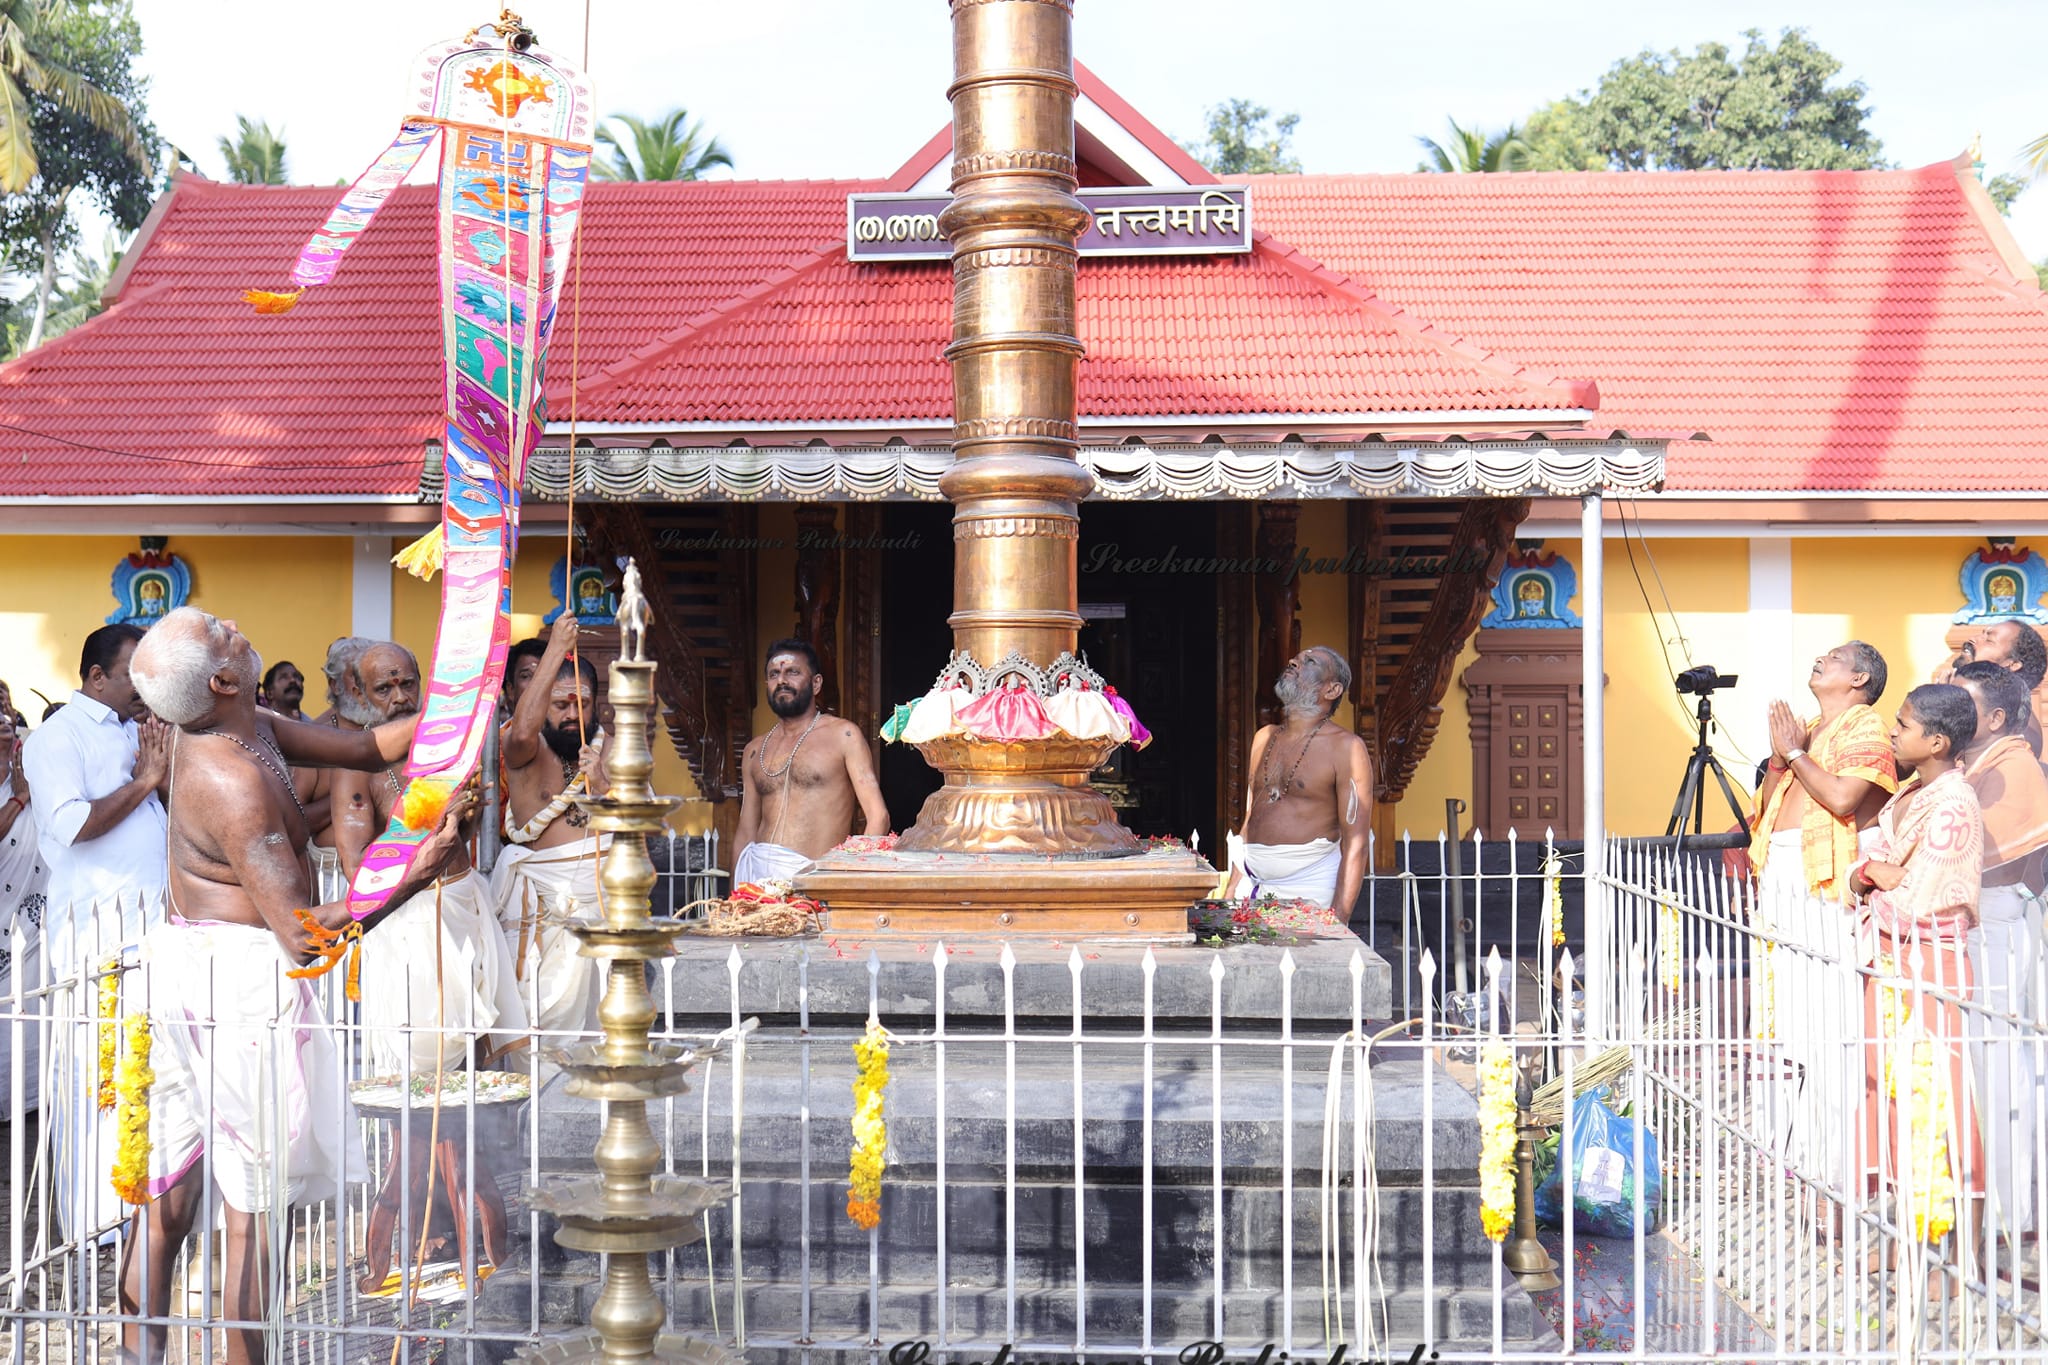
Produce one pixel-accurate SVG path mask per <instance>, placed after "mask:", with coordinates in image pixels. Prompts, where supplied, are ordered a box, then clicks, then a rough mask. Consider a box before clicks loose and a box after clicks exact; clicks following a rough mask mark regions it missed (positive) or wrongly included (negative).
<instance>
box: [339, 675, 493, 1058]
mask: <svg viewBox="0 0 2048 1365" xmlns="http://www.w3.org/2000/svg"><path fill="white" fill-rule="evenodd" d="M350 671H351V673H352V674H353V675H354V676H353V678H352V679H351V681H352V682H353V683H354V685H355V690H356V692H357V693H358V694H359V695H360V696H362V697H364V698H366V699H367V700H368V702H369V706H370V715H369V717H368V718H369V719H370V720H371V722H372V723H373V724H382V723H385V722H388V721H394V720H404V719H406V718H407V717H409V716H416V715H418V714H419V710H420V665H419V660H418V659H416V658H414V657H413V652H412V651H411V650H409V649H407V648H406V647H405V646H404V645H397V644H375V645H371V646H370V647H369V648H367V649H365V650H364V651H363V652H362V654H361V655H360V656H358V657H357V659H356V662H355V665H354V667H353V668H352V669H351V670H350ZM404 767H405V763H404V761H403V760H402V759H401V760H400V761H398V762H396V763H392V764H390V765H388V766H386V767H385V768H384V770H383V771H382V772H376V773H366V772H355V771H351V770H348V769H341V770H339V771H337V772H335V774H334V835H335V839H334V842H335V847H336V848H337V849H338V850H339V851H340V853H341V868H342V872H343V873H344V875H345V876H347V877H348V878H349V879H350V880H351V881H353V880H354V878H355V875H356V869H357V868H358V867H359V866H361V865H362V861H363V854H364V853H365V852H366V851H367V850H368V849H369V847H370V844H371V843H372V842H373V841H374V840H375V839H376V837H377V836H378V835H379V834H382V833H383V832H384V829H385V827H386V826H387V825H388V824H389V823H390V820H391V812H392V809H393V808H394V807H395V806H396V805H397V804H398V800H399V798H400V797H401V796H403V795H404V794H405V779H404V777H403V776H402V775H401V770H402V769H403V768H404ZM437 971H438V979H437V975H436V973H437ZM362 995H363V1034H364V1041H365V1043H366V1045H367V1047H368V1049H369V1053H370V1064H371V1066H372V1067H374V1068H375V1070H376V1073H377V1074H378V1075H382V1076H404V1075H408V1074H410V1075H413V1076H420V1075H432V1074H433V1073H434V1071H435V1070H436V1069H437V1068H440V1069H447V1070H453V1069H455V1068H457V1067H461V1066H464V1065H467V1064H468V1062H469V1059H470V1053H469V1040H470V1039H475V1040H476V1053H475V1057H476V1060H477V1061H478V1062H479V1063H481V1062H483V1061H484V1060H486V1059H487V1058H488V1057H489V1056H490V1055H491V1054H492V1053H493V1052H494V1051H497V1050H500V1049H503V1048H505V1047H506V1046H507V1045H508V1044H509V1043H510V1042H511V1041H512V1040H513V1039H514V1038H515V1037H517V1036H518V1035H519V1034H521V1033H524V1032H525V1031H526V1009H525V1006H524V1005H523V1004H522V1003H521V1002H520V998H519V982H518V979H517V975H516V971H515V968H514V965H513V961H512V950H511V948H510V947H509V946H508V945H507V943H506V941H505V931H504V930H503V929H502V928H500V927H499V924H498V917H497V915H496V913H495V906H494V905H493V903H492V901H491V899H490V888H489V887H488V886H486V885H485V884H484V879H483V878H482V877H481V876H479V875H478V874H477V872H476V870H475V869H474V868H473V867H472V866H471V865H470V861H469V852H468V850H467V849H462V850H458V851H457V853H456V855H455V857H454V859H453V860H452V861H451V862H450V864H449V866H448V872H447V875H446V876H444V877H442V878H441V880H440V881H438V882H437V883H435V884H434V885H433V886H430V887H428V888H427V889H426V890H424V891H422V892H420V894H419V895H417V896H414V897H413V898H412V899H411V900H409V901H407V902H406V903H405V904H404V905H402V906H400V907H399V908H398V909H397V910H395V911H393V912H392V914H391V917H390V918H389V919H388V920H386V921H385V922H384V924H383V925H382V926H380V927H379V929H378V931H377V933H376V934H375V935H374V936H372V937H371V938H369V939H366V940H365V941H364V943H363V969H362ZM493 1034H496V1035H498V1037H497V1040H496V1041H495V1042H493V1040H492V1035H493Z"/></svg>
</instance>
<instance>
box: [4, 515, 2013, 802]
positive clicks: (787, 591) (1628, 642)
mask: <svg viewBox="0 0 2048 1365" xmlns="http://www.w3.org/2000/svg"><path fill="white" fill-rule="evenodd" d="M760 517H761V522H760V534H761V535H762V536H763V537H764V538H771V539H772V538H777V537H779V538H782V539H783V540H784V541H785V542H790V541H793V539H794V536H795V514H794V511H793V510H792V509H791V508H789V507H787V506H782V505H768V506H764V507H763V508H762V509H761V512H760ZM1300 534H1301V542H1302V544H1303V545H1304V546H1305V547H1306V548H1307V549H1308V550H1309V551H1310V553H1311V554H1312V555H1314V556H1319V557H1322V556H1331V557H1340V556H1341V555H1342V553H1343V550H1344V548H1345V546H1344V509H1343V507H1342V505H1341V504H1340V503H1337V502H1320V501H1314V502H1310V503H1309V504H1308V505H1307V506H1305V507H1304V509H1303V511H1302V518H1301V525H1300ZM396 543H397V542H396V541H393V542H392V545H393V548H395V546H396ZM1980 543H1981V541H1980V540H1979V539H1977V538H1974V537H1965V536H1911V537H1892V536H1884V537H1869V536H1866V537H1853V536H1844V537H1825V538H1811V539H1806V538H1801V539H1792V540H1789V541H1787V540H1780V541H1776V542H1766V541H1757V542H1754V544H1755V545H1756V546H1758V547H1765V546H1771V545H1775V549H1771V550H1768V551H1765V550H1761V549H1760V550H1759V553H1764V554H1775V555H1776V556H1778V558H1779V562H1780V564H1781V566H1784V568H1783V569H1782V570H1781V571H1788V572H1789V592H1790V611H1789V613H1787V614H1786V615H1785V616H1783V617H1782V618H1767V617H1759V618H1757V619H1756V620H1754V621H1753V620H1752V618H1751V616H1750V612H1749V604H1750V600H1751V591H1752V585H1751V581H1750V569H1751V564H1752V562H1753V555H1752V544H1753V542H1751V541H1749V540H1747V539H1741V538H1732V537H1731V538H1725V539H1723V538H1670V539H1665V538H1656V537H1653V538H1652V539H1651V540H1650V542H1649V547H1650V554H1651V555H1653V556H1654V558H1655V574H1654V575H1653V573H1652V571H1651V566H1650V564H1649V563H1648V561H1647V559H1646V558H1645V557H1644V555H1643V553H1642V550H1641V549H1640V547H1639V548H1638V550H1637V559H1638V563H1637V569H1638V570H1640V572H1641V574H1642V580H1643V583H1644V585H1645V587H1646V588H1647V590H1648V593H1649V597H1650V600H1651V601H1653V602H1655V603H1656V607H1657V614H1658V618H1659V620H1660V621H1661V622H1662V625H1663V630H1662V632H1661V633H1662V634H1663V635H1664V636H1665V637H1666V641H1667V644H1668V647H1669V649H1670V654H1671V664H1670V666H1668V667H1667V665H1666V662H1665V659H1664V657H1663V652H1662V651H1661V650H1660V649H1659V645H1658V639H1659V634H1660V632H1659V631H1658V630H1657V629H1656V628H1654V627H1653V626H1652V624H1651V616H1650V612H1649V610H1648V608H1647V607H1646V606H1645V603H1644V591H1643V589H1641V588H1638V586H1637V582H1636V576H1635V574H1634V573H1632V572H1631V570H1630V566H1629V561H1628V556H1627V554H1626V553H1625V550H1624V547H1623V544H1622V542H1621V541H1620V540H1619V539H1610V540H1609V541H1608V543H1607V582H1606V590H1607V637H1608V638H1607V674H1608V679H1609V681H1608V689H1607V712H1608V725H1607V755H1608V757H1607V791H1608V796H1607V802H1608V823H1609V827H1610V828H1611V829H1613V830H1615V831H1616V832H1619V833H1624V834H1650V833H1659V832H1661V831H1662V830H1663V827H1664V822H1665V820H1666V819H1667V818H1668V816H1669V813H1670V806H1671V799H1672V797H1673V795H1674V794H1675V792H1676V788H1677V784H1678V780H1679V777H1680V775H1681V773H1682V771H1683V768H1684V764H1685V758H1686V755H1687V753H1688V752H1689V750H1690V748H1691V744H1692V730H1691V701H1690V699H1685V700H1683V701H1681V699H1680V698H1679V697H1678V696H1677V694H1676V693H1675V691H1674V690H1673V689H1672V686H1671V682H1670V678H1671V673H1672V670H1673V669H1674V668H1682V667H1684V666H1685V665H1686V662H1687V661H1690V662H1694V663H1712V664H1714V665H1715V666H1717V667H1719V668H1720V669H1721V670H1722V671H1723V672H1738V673H1740V674H1741V676H1742V682H1741V684H1740V685H1739V686H1738V687H1736V688H1735V689H1733V690H1730V691H1725V692H1722V693H1719V694H1717V696H1716V697H1715V699H1714V700H1715V708H1716V711H1717V713H1718V714H1719V716H1720V717H1721V719H1722V721H1723V724H1724V725H1725V727H1726V732H1725V733H1722V734H1717V735H1716V737H1715V750H1716V752H1717V753H1718V754H1719V755H1720V756H1721V758H1722V761H1723V762H1724V763H1725V764H1726V766H1727V768H1728V771H1729V773H1730V775H1731V776H1732V777H1734V778H1735V779H1737V781H1738V782H1739V783H1740V784H1741V785H1742V786H1743V788H1744V789H1745V790H1747V787H1748V779H1749V776H1750V771H1751V770H1752V769H1753V768H1754V765H1755V762H1756V760H1757V759H1758V758H1760V757H1762V755H1763V753H1764V749H1765V744H1764V735H1763V725H1762V716H1763V712H1764V708H1765V707H1766V705H1767V704H1768V703H1769V701H1770V700H1771V699H1772V698H1773V697H1775V696H1784V697H1787V698H1788V699H1789V700H1792V701H1793V702H1794V704H1795V706H1802V707H1803V705H1804V704H1805V702H1806V698H1805V693H1804V679H1805V675H1806V670H1807V666H1808V665H1809V664H1810V661H1811V660H1812V658H1813V656H1814V655H1815V654H1817V653H1819V652H1821V651H1822V650H1824V649H1826V648H1827V647H1828V646H1830V645H1833V644H1837V643H1840V642H1841V641H1842V640H1844V639H1848V638H1852V637H1855V638H1861V639H1865V640H1868V641H1869V642H1870V643H1871V644H1873V645H1875V646H1876V647H1877V648H1878V649H1879V650H1880V651H1881V652H1882V653H1883V654H1884V656H1885V658H1886V659H1887V661H1888V662H1889V663H1890V665H1891V672H1892V677H1893V682H1892V685H1891V687H1890V688H1889V689H1888V690H1887V693H1886V696H1885V698H1884V703H1883V705H1884V709H1885V710H1886V712H1887V714H1889V712H1890V711H1891V710H1892V709H1893V708H1895V707H1896V706H1897V704H1898V699H1899V698H1901V697H1903V696H1904V695H1905V692H1906V690H1907V689H1908V688H1910V687H1911V686H1913V685H1916V684H1918V683H1919V682H1921V681H1924V680H1925V679H1926V678H1927V676H1928V675H1929V674H1930V673H1931V672H1932V671H1933V670H1934V668H1935V667H1937V666H1938V665H1939V664H1940V663H1941V661H1942V660H1943V659H1944V658H1945V657H1946V653H1947V651H1946V647H1945V645H1944V644H1943V635H1944V633H1945V632H1946V631H1947V629H1948V626H1949V618H1950V616H1951V614H1952V613H1953V612H1954V611H1955V610H1956V609H1957V607H1958V606H1960V605H1961V597H1960V594H1959V592H1958V589H1957V586H1956V575H1957V570H1958V568H1959V566H1960V565H1961V563H1962V561H1963V559H1964V558H1965V557H1966V556H1968V554H1969V553H1970V552H1971V551H1972V550H1973V549H1974V548H1976V546H1977V545H1979V544H1980ZM562 544H563V542H562V540H561V538H560V537H532V538H529V540H528V541H527V543H526V545H525V546H524V547H523V549H524V550H525V553H523V554H522V555H521V556H520V561H519V564H518V567H517V568H516V569H515V570H514V576H513V609H514V619H513V638H514V639H522V638H525V637H526V636H528V635H531V634H534V633H536V632H537V631H538V630H539V628H540V617H541V615H542V613H544V612H545V611H547V610H548V609H549V608H550V607H551V605H552V601H553V595H552V593H551V592H550V591H549V588H548V581H547V579H548V570H549V568H550V566H551V565H552V564H553V563H554V561H555V559H556V558H557V557H559V556H560V554H561V552H562ZM1547 544H1548V546H1549V548H1552V549H1555V550H1557V551H1559V552H1560V553H1562V554H1564V555H1565V556H1566V557H1567V558H1568V559H1570V560H1571V561H1572V562H1573V563H1574V564H1579V563H1581V562H1582V556H1581V554H1580V547H1579V544H1578V542H1577V541H1576V540H1552V541H1549V542H1547ZM134 548H135V539H134V536H133V535H132V534H124V535H108V536H79V535H70V534H47V535H0V585H4V592H0V678H4V679H6V680H7V681H8V682H9V683H10V684H12V686H13V689H14V692H15V696H16V699H17V703H16V704H17V705H18V706H20V707H21V709H22V710H23V711H24V712H25V713H27V714H28V715H29V717H30V719H31V721H32V722H33V721H34V720H35V719H36V718H37V717H38V716H39V714H40V710H41V707H40V704H39V703H37V702H36V701H35V698H34V696H33V691H32V689H33V690H40V691H41V692H43V693H44V694H45V695H47V696H49V697H52V698H57V699H61V698H62V697H64V696H66V695H68V694H69V693H70V691H71V689H72V688H73V687H74V686H75V685H76V671H77V659H78V649H79V646H80V644H81V643H82V642H83V640H84V638H85V636H86V634H87V633H89V632H90V631H91V630H93V629H94V628H96V627H97V626H98V625H100V624H101V623H102V622H103V620H104V619H105V617H106V615H107V613H108V612H110V611H112V610H113V596H112V593H111V591H110V587H109V583H110V579H111V577H112V574H113V568H114V565H115V563H116V561H117V560H119V559H120V558H121V556H123V555H125V554H128V553H129V552H130V551H132V550H133V549H134ZM170 548H171V550H172V551H173V552H174V553H176V554H178V555H180V556H182V557H183V558H184V559H185V561H186V562H187V563H188V564H189V565H190V566H191V568H192V572H193V602H194V604H195V605H197V606H201V607H204V608H205V609H206V610H208V611H211V612H214V613H217V614H219V615H222V616H228V617H232V618H234V619H235V620H236V621H237V622H239V623H240V625H241V627H242V629H243V630H244V631H245V632H246V633H247V634H248V635H249V637H250V638H251V639H252V640H253V641H254V642H255V644H256V646H257V648H258V649H259V650H260V651H261V652H262V653H263V656H264V658H265V659H266V660H269V661H272V662H274V661H276V660H279V659H290V660H292V661H293V662H295V663H297V664H299V665H300V667H301V668H303V669H305V670H306V671H307V672H309V673H316V672H317V669H318V666H319V663H320V661H321V659H322V658H323V657H324V654H325V651H326V647H327V644H328V642H329V641H331V640H333V639H334V638H335V637H336V636H339V635H345V634H348V633H349V631H350V627H351V622H352V619H353V614H354V603H353V601H352V596H351V588H350V585H351V582H352V577H351V564H352V560H351V542H350V541H349V539H348V538H346V537H342V536H319V535H282V534H250V535H213V536H204V535H199V536H176V537H174V538H173V539H172V542H171V546H170ZM757 563H758V566H759V567H758V572H759V575H760V577H759V582H758V584H757V602H758V608H757V627H758V631H759V638H760V639H763V640H766V639H772V638H774V637H775V636H776V635H780V634H782V633H784V632H785V631H787V630H788V629H789V628H790V627H791V626H792V625H793V623H794V606H793V600H794V573H795V560H794V556H793V555H791V554H787V553H784V554H764V555H762V556H761V557H760V558H759V560H758V561H757ZM1659 578H1661V579H1662V584H1663V590H1664V591H1667V592H1668V593H1669V594H1670V597H1671V605H1672V607H1673V608H1674V610H1675V612H1676V618H1675V628H1674V622H1673V619H1672V618H1670V617H1667V616H1665V614H1664V600H1663V596H1662V595H1661V593H1660V591H1659V587H1658V579H1659ZM439 601H440V590H439V585H438V584H437V583H436V584H423V583H420V582H418V581H417V580H415V579H413V578H411V577H409V576H407V575H405V574H403V573H402V572H399V571H397V570H393V576H392V589H391V620H392V632H393V634H394V635H395V636H396V638H398V639H400V640H402V641H404V642H405V643H406V644H408V645H410V646H411V647H412V648H413V649H415V650H416V651H419V652H420V653H422V654H423V655H424V654H426V653H428V652H429V651H430V650H431V647H432V643H433V630H434V619H435V616H436V613H437V612H438V609H439ZM1580 605H1581V603H1580V601H1579V600H1577V599H1575V600H1574V603H1573V606H1574V608H1575V609H1577V608H1578V607H1579V606H1580ZM842 607H843V604H842ZM1345 611H1346V585H1345V580H1344V578H1343V577H1342V576H1340V575H1335V574H1321V575H1319V574H1308V575H1304V576H1303V579H1302V581H1301V597H1300V606H1299V619H1300V621H1301V627H1302V641H1303V643H1304V644H1314V643H1319V642H1330V643H1338V642H1341V641H1342V640H1343V638H1344V632H1345ZM842 627H843V623H842ZM842 634H843V629H842ZM1680 635H1682V636H1683V637H1684V641H1683V643H1682V644H1681V643H1680V641H1679V639H1678V637H1679V636H1680ZM1474 657H1475V656H1474V652H1473V650H1472V649H1471V648H1470V647H1469V646H1468V647H1467V649H1466V650H1465V652H1464V654H1463V656H1462V657H1461V658H1460V659H1459V661H1458V664H1457V666H1456V669H1455V670H1454V672H1453V677H1452V683H1451V686H1450V688H1449V690H1448V691H1447V693H1446V695H1445V697H1444V700H1443V710H1444V715H1443V720H1442V723H1441V725H1440V726H1439V728H1438V731H1437V737H1436V741H1435V743H1434V744H1433V745H1432V747H1431V750H1430V753H1429V755H1428V757H1427V758H1426V759H1425V760H1424V761H1423V763H1422V765H1421V767H1420V769H1419V770H1418V772H1417V773H1416V776H1415V778H1414V780H1413V781H1412V782H1411V784H1410V786H1409V789H1408V792H1407V795H1406V797H1405V798H1404V799H1403V800H1402V802H1401V803H1400V807H1399V809H1398V812H1397V818H1396V824H1397V826H1402V827H1406V828H1408V829H1411V830H1412V831H1414V832H1415V833H1417V834H1424V833H1427V834H1432V835H1433V834H1434V833H1435V832H1436V831H1437V830H1438V829H1439V828H1440V827H1441V826H1442V823H1443V817H1444V806H1443V802H1444V800H1445V799H1446V798H1447V797H1456V798H1458V799H1460V800H1463V801H1465V802H1466V803H1467V804H1468V806H1469V804H1470V802H1471V800H1472V763H1471V750H1470V743H1469V734H1470V731H1469V728H1468V727H1469V722H1468V718H1467V714H1466V710H1465V692H1464V689H1463V688H1462V687H1461V686H1459V684H1458V682H1457V677H1458V676H1459V675H1460V674H1462V673H1463V671H1464V670H1465V668H1466V667H1467V666H1469V665H1470V663H1471V662H1472V660H1473V658H1474ZM312 691H313V697H312V698H311V700H312V701H313V702H314V705H315V709H318V708H319V705H320V688H319V684H318V682H317V681H316V682H315V683H314V685H313V689H312ZM1339 718H1340V720H1341V721H1342V722H1343V723H1345V724H1349V723H1351V720H1352V716H1351V707H1350V705H1349V703H1348V702H1347V703H1345V704H1344V706H1343V707H1342V708H1341V709H1340V712H1339ZM756 721H757V729H758V728H764V727H765V726H767V725H768V724H770V723H772V717H771V716H770V714H769V713H768V712H767V710H766V707H765V706H757V712H756ZM655 765H656V784H657V787H658V788H659V789H660V790H664V791H668V792H673V793H678V794H684V795H694V794H695V792H696V787H695V784H694V782H693V781H691V779H690V776H689V770H688V768H687V766H686V765H684V764H683V762H682V761H681V759H680V758H678V757H677V755H676V753H675V751H674V749H673V747H672V746H671V745H670V744H669V743H668V742H667V740H666V736H665V735H664V736H663V738H662V739H661V740H660V741H659V742H658V743H657V744H656V755H655ZM1716 804H1718V803H1716ZM1710 811H1713V819H1714V820H1715V821H1716V822H1717V823H1725V822H1724V821H1723V820H1722V816H1723V814H1724V812H1720V811H1718V810H1714V808H1713V807H1710ZM1468 818H1469V817H1468ZM696 819H697V816H696V815H695V814H693V813H692V811H691V810H690V809H689V808H686V810H685V811H684V813H683V814H682V816H681V817H679V823H695V822H696Z"/></svg>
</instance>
